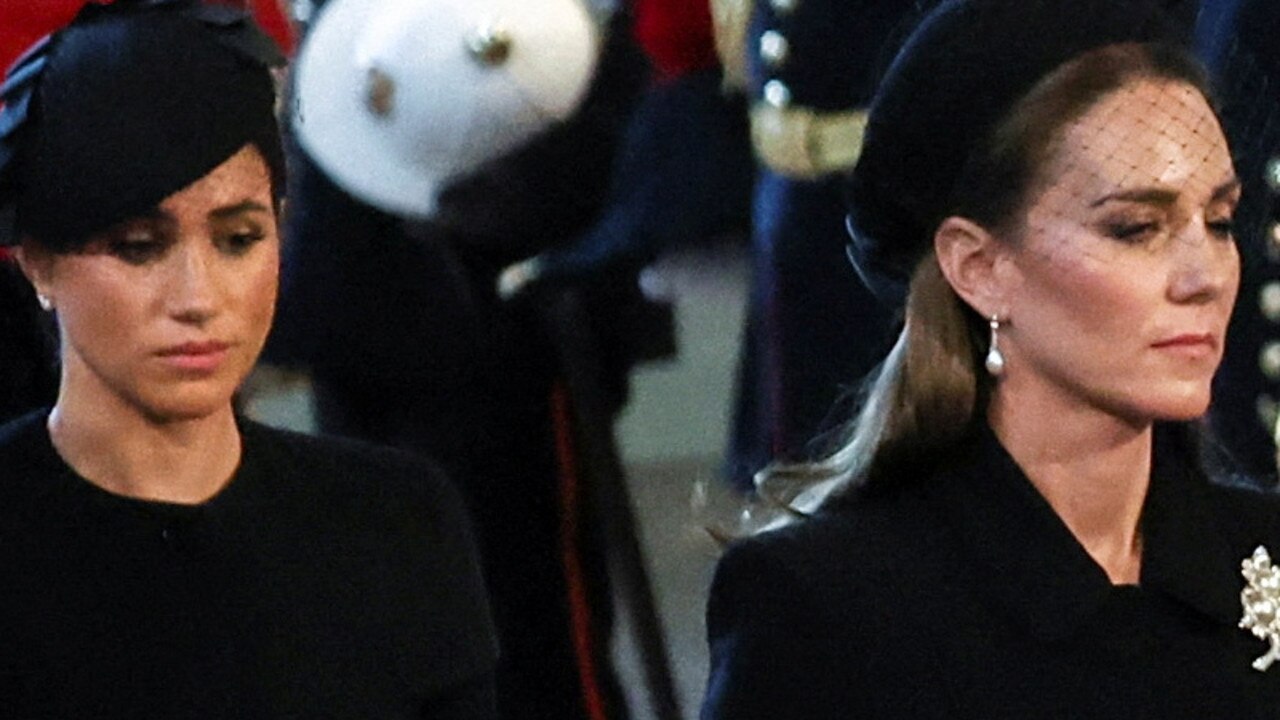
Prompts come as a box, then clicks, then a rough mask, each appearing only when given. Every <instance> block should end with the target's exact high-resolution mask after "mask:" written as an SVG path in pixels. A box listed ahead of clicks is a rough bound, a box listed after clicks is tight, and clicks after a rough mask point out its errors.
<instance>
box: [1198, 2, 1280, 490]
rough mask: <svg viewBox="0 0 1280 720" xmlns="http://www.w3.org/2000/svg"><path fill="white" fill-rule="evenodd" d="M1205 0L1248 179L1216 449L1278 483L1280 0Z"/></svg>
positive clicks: (1209, 34) (1204, 39) (1203, 26)
mask: <svg viewBox="0 0 1280 720" xmlns="http://www.w3.org/2000/svg"><path fill="white" fill-rule="evenodd" d="M1188 4H1194V3H1188ZM1199 5H1200V7H1199V13H1198V21H1197V22H1196V24H1195V29H1194V45H1195V51H1196V53H1197V55H1198V56H1199V57H1200V59H1201V60H1202V61H1203V62H1204V63H1205V65H1206V66H1207V67H1208V69H1209V72H1210V74H1211V75H1212V76H1213V78H1214V82H1215V84H1216V86H1217V88H1218V96H1219V97H1218V100H1219V102H1220V104H1221V115H1222V120H1223V126H1224V130H1225V131H1226V133H1227V137H1228V138H1229V139H1230V140H1231V145H1232V152H1233V155H1234V156H1235V163H1236V169H1237V171H1238V172H1239V173H1240V178H1241V179H1242V180H1243V182H1244V185H1243V193H1242V195H1241V198H1240V207H1239V209H1238V210H1237V212H1236V222H1235V226H1236V227H1235V236H1236V242H1237V243H1239V245H1240V261H1241V262H1240V265H1241V267H1240V297H1239V300H1237V302H1236V307H1235V312H1234V314H1233V315H1232V319H1231V328H1230V331H1229V332H1228V333H1227V347H1226V354H1225V356H1224V357H1223V361H1222V367H1221V368H1220V369H1219V370H1218V375H1217V377H1216V378H1215V381H1214V394H1213V406H1212V407H1211V409H1210V422H1211V425H1212V428H1213V430H1214V435H1215V439H1216V440H1217V442H1218V444H1219V447H1218V448H1216V449H1217V450H1218V451H1219V452H1218V455H1219V457H1218V458H1216V459H1217V460H1218V461H1219V462H1220V463H1223V464H1225V465H1226V469H1228V470H1236V471H1241V472H1243V473H1244V474H1247V475H1249V476H1252V477H1253V478H1255V479H1257V481H1259V482H1261V483H1262V484H1265V485H1274V483H1275V478H1276V443H1275V430H1276V418H1277V415H1278V414H1280V413H1278V412H1277V411H1278V410H1280V404H1278V403H1280V225H1278V224H1277V223H1278V221H1280V200H1278V198H1280V195H1278V194H1280V122H1277V121H1276V117H1277V114H1278V113H1277V111H1278V110H1280V93H1278V92H1277V89H1276V87H1275V78H1276V76H1277V73H1278V71H1280V45H1277V43H1276V40H1275V38H1276V36H1277V35H1276V34H1277V33H1278V32H1280V5H1277V4H1276V3H1275V2H1268V0H1202V1H1201V2H1200V4H1199Z"/></svg>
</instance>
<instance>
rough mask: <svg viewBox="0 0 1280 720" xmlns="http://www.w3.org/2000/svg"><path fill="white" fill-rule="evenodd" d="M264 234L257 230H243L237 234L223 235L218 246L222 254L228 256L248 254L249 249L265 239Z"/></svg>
mask: <svg viewBox="0 0 1280 720" xmlns="http://www.w3.org/2000/svg"><path fill="white" fill-rule="evenodd" d="M266 236H267V235H266V233H264V232H262V231H261V230H258V229H245V230H241V231H237V232H231V233H227V234H225V235H223V236H222V237H221V238H220V239H219V241H218V245H219V247H220V248H221V249H222V251H223V252H225V253H227V254H229V255H243V254H245V253H247V252H249V248H251V247H253V246H254V245H256V244H257V243H259V242H261V241H262V240H263V239H265V238H266Z"/></svg>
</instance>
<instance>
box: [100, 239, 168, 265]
mask: <svg viewBox="0 0 1280 720" xmlns="http://www.w3.org/2000/svg"><path fill="white" fill-rule="evenodd" d="M107 248H108V250H110V252H111V254H112V255H113V256H115V257H117V258H119V259H121V260H123V261H125V262H126V263H129V264H130V265H144V264H146V263H148V262H150V261H152V260H155V259H157V258H159V257H160V256H161V255H163V254H164V249H165V246H164V243H162V242H160V241H159V240H156V239H154V238H152V237H150V236H132V237H129V236H126V237H123V238H121V239H118V240H113V241H112V242H111V243H110V244H109V245H108V246H107Z"/></svg>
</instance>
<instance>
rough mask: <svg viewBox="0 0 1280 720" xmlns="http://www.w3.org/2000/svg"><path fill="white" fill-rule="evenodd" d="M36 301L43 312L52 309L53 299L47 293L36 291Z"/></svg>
mask: <svg viewBox="0 0 1280 720" xmlns="http://www.w3.org/2000/svg"><path fill="white" fill-rule="evenodd" d="M36 302H38V303H40V309H41V310H44V311H45V312H49V311H50V310H53V301H52V300H50V299H49V297H48V296H47V295H42V294H40V293H36Z"/></svg>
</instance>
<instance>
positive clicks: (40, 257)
mask: <svg viewBox="0 0 1280 720" xmlns="http://www.w3.org/2000/svg"><path fill="white" fill-rule="evenodd" d="M13 257H14V259H15V260H17V261H18V268H19V269H21V270H22V274H23V275H25V276H26V278H27V282H30V283H31V285H32V287H34V288H35V289H36V295H37V296H38V297H39V298H40V299H41V300H40V304H41V305H42V306H43V305H44V304H45V302H46V301H49V302H52V301H53V295H52V294H51V291H52V287H53V253H50V252H48V251H46V250H44V249H43V248H40V247H39V246H37V245H36V244H35V243H31V242H23V243H22V244H20V245H18V246H17V247H15V248H13ZM46 309H47V308H46Z"/></svg>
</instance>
